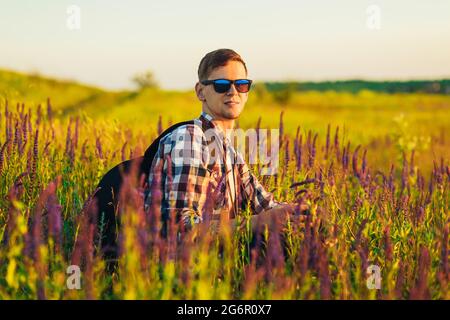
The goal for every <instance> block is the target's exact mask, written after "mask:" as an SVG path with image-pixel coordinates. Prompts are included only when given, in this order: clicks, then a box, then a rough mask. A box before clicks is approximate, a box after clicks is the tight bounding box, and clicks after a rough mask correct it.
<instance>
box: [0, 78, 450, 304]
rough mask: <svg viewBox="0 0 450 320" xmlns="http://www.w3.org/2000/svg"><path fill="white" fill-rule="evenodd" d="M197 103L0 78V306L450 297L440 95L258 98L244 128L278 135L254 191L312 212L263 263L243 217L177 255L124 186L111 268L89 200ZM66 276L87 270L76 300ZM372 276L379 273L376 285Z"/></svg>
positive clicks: (449, 146)
mask: <svg viewBox="0 0 450 320" xmlns="http://www.w3.org/2000/svg"><path fill="white" fill-rule="evenodd" d="M200 107H201V106H200V104H199V102H198V101H197V100H196V98H195V96H194V94H193V93H192V92H177V91H164V90H160V89H155V88H153V89H151V88H149V89H143V90H141V91H120V92H111V91H105V90H102V89H99V88H93V87H90V86H86V85H81V84H76V83H73V82H70V81H65V82H64V81H57V80H52V79H46V78H43V77H41V76H38V75H32V76H29V75H23V74H19V73H14V72H9V71H1V70H0V239H1V246H0V299H86V298H87V299H232V298H233V299H422V298H425V299H449V298H450V295H449V290H448V284H449V280H450V273H449V266H448V243H449V239H448V232H449V213H450V206H449V200H450V197H449V195H450V190H449V187H450V183H449V182H450V166H449V160H450V136H449V134H448V133H449V132H450V112H449V111H450V95H440V94H425V93H410V94H406V93H393V94H387V93H379V92H377V93H375V92H372V91H368V90H362V91H359V92H357V93H346V92H334V91H331V90H330V91H325V92H318V91H305V92H293V93H290V94H289V96H287V97H281V98H280V97H277V96H276V95H275V94H273V93H272V92H269V91H267V90H266V89H265V88H264V87H262V86H256V87H255V90H254V92H252V93H251V96H250V98H249V102H248V104H247V106H246V109H245V110H244V112H243V114H242V116H241V118H240V119H239V123H238V125H239V126H240V127H242V128H255V127H256V126H257V123H259V126H260V127H261V128H269V127H270V128H280V133H281V136H282V137H283V138H282V150H281V154H280V161H281V165H280V168H281V170H280V172H279V174H278V175H276V176H269V177H261V180H262V182H263V184H264V185H265V186H266V188H267V189H268V190H270V191H272V192H273V193H274V195H275V198H276V199H278V200H281V201H298V202H306V203H308V204H309V205H310V206H311V214H310V215H309V216H308V217H307V218H306V219H304V220H299V219H292V221H289V222H288V223H287V224H286V226H285V228H284V229H283V230H273V229H270V230H269V229H267V230H265V231H264V232H263V237H262V238H261V239H258V240H260V241H261V243H262V244H261V245H262V246H263V247H264V250H263V251H258V250H250V249H249V248H250V246H249V244H250V242H251V241H252V239H251V233H250V232H249V228H250V226H249V223H246V222H248V216H249V214H250V213H249V212H244V213H243V215H242V217H241V218H240V219H242V221H240V222H243V223H242V224H241V228H239V229H238V231H237V232H236V233H234V234H230V233H229V230H224V231H223V232H221V233H220V234H219V235H211V234H210V233H209V232H208V230H207V225H206V224H205V225H203V226H201V227H200V228H198V230H195V231H194V232H192V233H189V234H186V235H185V236H184V237H183V238H182V242H181V243H177V241H175V237H176V236H175V233H174V230H175V226H174V225H171V226H170V232H169V237H168V238H167V239H162V238H160V237H159V233H158V232H156V231H155V230H156V229H157V228H154V227H155V225H157V222H158V221H159V219H158V214H159V212H158V210H155V209H154V208H153V209H152V210H151V211H150V212H144V211H143V210H142V209H141V204H142V203H141V201H142V199H141V198H140V197H139V196H138V195H137V194H136V193H134V192H133V191H132V190H129V189H127V190H125V191H126V192H125V193H124V194H123V195H121V196H122V197H123V199H124V201H125V200H126V201H125V204H126V205H125V210H124V211H123V212H122V213H121V216H120V217H121V221H122V225H123V227H122V229H121V235H120V239H121V256H120V259H119V263H118V265H119V268H118V271H117V272H116V273H114V274H112V275H110V274H108V273H107V272H105V261H104V260H102V258H101V257H100V256H99V255H98V254H96V250H97V243H96V241H95V240H96V239H95V236H94V230H95V229H96V225H95V221H96V219H95V217H93V216H92V212H91V211H89V210H86V207H87V206H86V204H87V203H88V198H89V195H90V194H91V193H92V192H93V191H94V189H95V187H96V185H97V183H98V182H99V179H100V178H101V177H102V175H103V174H105V173H106V171H108V169H110V168H112V167H113V166H114V165H116V164H117V163H119V162H121V161H122V160H125V159H129V158H132V157H134V156H137V155H140V154H142V153H143V151H144V150H145V149H146V147H147V146H148V145H149V144H150V143H151V141H152V139H154V138H155V137H156V135H157V133H158V132H159V131H160V130H161V128H165V127H167V126H168V125H169V124H170V123H175V122H177V121H181V120H187V119H191V118H193V117H196V116H198V115H199V113H200V111H201V110H200ZM253 169H256V168H253ZM255 172H256V171H255ZM298 182H303V183H301V184H298V185H297V186H295V187H292V188H291V187H290V186H291V185H292V184H293V183H298ZM211 201H212V200H211ZM279 232H282V233H283V234H284V236H285V238H286V242H287V248H286V252H285V254H284V253H283V248H282V247H281V243H280V238H279V237H278V236H277V235H278V233H279ZM219 251H220V254H219ZM70 265H78V266H80V267H81V284H80V288H79V289H73V288H71V287H70V286H68V280H69V282H70V281H71V279H73V277H71V276H72V273H71V272H69V273H67V271H68V270H67V268H68V266H70ZM368 268H369V270H379V271H380V276H381V278H380V281H381V282H380V283H379V286H378V285H376V286H377V288H373V284H374V282H373V281H372V280H374V276H373V274H370V273H369V274H368V273H367V270H368ZM374 268H375V269H374ZM377 268H379V269H377ZM75 283H76V282H75ZM375 283H376V281H375Z"/></svg>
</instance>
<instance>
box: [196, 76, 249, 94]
mask: <svg viewBox="0 0 450 320" xmlns="http://www.w3.org/2000/svg"><path fill="white" fill-rule="evenodd" d="M219 80H225V81H229V82H230V87H229V88H228V89H227V90H226V91H224V92H219V91H217V90H216V81H219ZM241 80H245V81H248V91H245V92H241V91H239V89H238V87H237V86H236V81H241ZM252 82H253V80H250V79H236V80H229V79H224V78H220V79H213V80H202V81H200V83H201V84H203V85H205V86H207V85H210V84H212V85H214V91H215V92H216V93H226V92H228V91H229V90H230V89H231V86H232V85H234V87H235V88H236V91H237V92H239V93H247V92H249V91H250V89H251V87H252Z"/></svg>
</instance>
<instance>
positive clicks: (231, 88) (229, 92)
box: [227, 83, 238, 95]
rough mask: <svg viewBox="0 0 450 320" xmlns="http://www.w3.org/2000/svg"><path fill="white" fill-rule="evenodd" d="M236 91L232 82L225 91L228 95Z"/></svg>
mask: <svg viewBox="0 0 450 320" xmlns="http://www.w3.org/2000/svg"><path fill="white" fill-rule="evenodd" d="M236 93H238V91H237V90H236V87H235V86H234V83H232V84H231V87H230V89H229V90H228V91H227V94H228V95H235V94H236Z"/></svg>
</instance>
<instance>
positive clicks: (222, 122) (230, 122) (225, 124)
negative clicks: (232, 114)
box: [203, 109, 234, 132]
mask: <svg viewBox="0 0 450 320" xmlns="http://www.w3.org/2000/svg"><path fill="white" fill-rule="evenodd" d="M203 112H206V113H207V114H209V115H210V116H211V117H212V120H211V121H212V123H214V125H215V126H216V127H218V128H219V129H220V130H221V131H223V132H227V129H230V130H232V129H233V128H234V119H219V118H217V117H216V116H215V115H214V114H212V113H211V112H209V111H208V110H205V109H203Z"/></svg>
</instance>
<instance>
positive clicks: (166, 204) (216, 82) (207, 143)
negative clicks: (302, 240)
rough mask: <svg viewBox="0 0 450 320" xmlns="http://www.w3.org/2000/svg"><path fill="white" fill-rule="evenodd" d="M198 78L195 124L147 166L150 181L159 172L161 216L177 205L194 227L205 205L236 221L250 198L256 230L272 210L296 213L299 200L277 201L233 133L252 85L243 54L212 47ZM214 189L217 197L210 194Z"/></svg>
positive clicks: (172, 136) (173, 136)
mask: <svg viewBox="0 0 450 320" xmlns="http://www.w3.org/2000/svg"><path fill="white" fill-rule="evenodd" d="M198 78H199V81H198V82H197V83H196V85H195V92H196V94H197V97H198V99H199V100H200V102H201V103H202V111H201V114H200V116H199V117H198V118H196V119H194V124H187V125H182V126H180V127H178V128H176V129H175V130H173V131H172V132H171V133H169V134H167V135H166V136H164V137H162V138H161V140H160V144H159V149H158V152H157V153H156V155H155V158H154V160H153V163H152V166H151V170H150V172H149V179H148V184H149V186H152V184H153V183H154V182H155V179H156V178H157V179H156V181H159V182H160V187H161V191H162V199H161V212H162V215H163V218H164V217H166V218H167V217H168V216H169V214H170V211H171V209H173V210H174V211H175V212H176V216H177V220H178V221H179V219H181V220H182V221H183V223H184V225H185V226H186V227H187V228H190V227H192V226H193V225H195V224H198V223H201V222H202V221H203V218H204V212H205V210H210V211H211V209H213V210H212V212H209V213H211V214H212V216H213V220H214V217H217V216H219V215H220V214H222V215H223V214H224V213H225V215H227V216H228V218H229V219H230V220H229V221H230V226H231V227H233V226H234V223H233V221H234V217H236V215H238V214H239V208H241V209H244V208H245V206H246V204H249V205H250V208H251V211H252V213H253V216H252V225H253V228H254V230H256V229H255V228H256V226H257V225H258V224H260V223H270V222H271V221H272V219H271V217H272V216H273V215H277V216H279V217H282V218H286V215H289V214H293V213H294V212H295V210H296V205H295V204H288V203H280V202H277V201H274V199H273V195H272V194H271V193H269V192H267V191H266V190H265V189H264V187H263V186H262V185H261V184H260V183H259V182H258V180H257V179H256V177H255V176H254V175H253V174H252V173H251V172H250V171H249V168H248V166H247V164H246V163H245V162H244V161H243V156H242V154H240V153H239V152H236V150H235V148H233V146H232V143H231V142H230V139H229V137H230V132H231V130H230V129H233V128H234V123H235V120H236V119H238V118H239V116H240V115H241V113H242V112H243V110H244V106H245V103H246V102H247V98H248V92H249V90H250V86H251V80H248V79H247V67H246V65H245V62H244V61H243V59H242V58H241V56H240V55H239V54H237V53H236V52H235V51H233V50H230V49H219V50H215V51H212V52H210V53H208V54H207V55H206V56H205V57H204V58H203V59H202V60H201V62H200V65H199V68H198ZM211 136H213V137H214V141H211V139H210V138H211ZM213 150H214V151H213ZM222 151H223V152H222ZM238 160H239V161H238ZM151 190H152V188H151V187H150V190H149V191H148V193H147V194H146V195H145V206H146V208H148V207H149V206H151V205H152V194H151ZM212 194H215V195H216V198H215V199H211V198H210V197H211V195H212ZM208 201H209V202H211V201H214V204H213V205H211V203H209V204H208V203H207V202H208ZM205 204H206V206H205ZM304 209H305V208H303V207H302V208H297V210H300V211H302V210H304ZM282 220H283V219H281V221H282Z"/></svg>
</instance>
